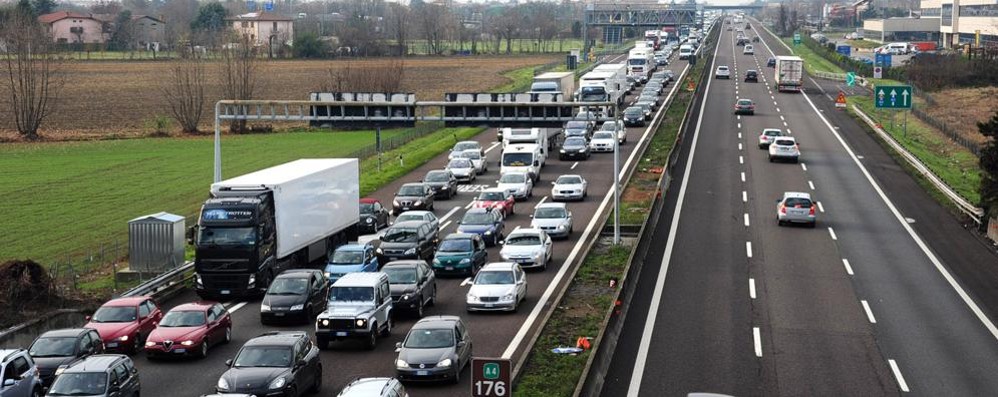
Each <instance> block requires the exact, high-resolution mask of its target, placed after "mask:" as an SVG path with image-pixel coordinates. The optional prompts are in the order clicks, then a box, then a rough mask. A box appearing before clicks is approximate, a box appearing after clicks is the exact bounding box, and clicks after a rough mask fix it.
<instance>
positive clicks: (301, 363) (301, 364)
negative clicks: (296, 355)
mask: <svg viewBox="0 0 998 397" xmlns="http://www.w3.org/2000/svg"><path fill="white" fill-rule="evenodd" d="M295 366H296V367H298V368H301V367H304V366H305V360H298V362H297V363H296V364H295Z"/></svg>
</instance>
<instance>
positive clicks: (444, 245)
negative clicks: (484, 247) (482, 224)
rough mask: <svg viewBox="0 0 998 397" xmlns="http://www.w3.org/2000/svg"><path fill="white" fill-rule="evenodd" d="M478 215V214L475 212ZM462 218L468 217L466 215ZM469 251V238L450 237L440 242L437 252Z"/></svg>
mask: <svg viewBox="0 0 998 397" xmlns="http://www.w3.org/2000/svg"><path fill="white" fill-rule="evenodd" d="M475 215H479V214H475ZM464 219H468V217H467V216H465V217H464ZM469 251H471V239H463V238H462V239H450V240H444V241H443V242H441V243H440V248H438V249H437V252H469Z"/></svg>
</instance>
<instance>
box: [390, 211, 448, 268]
mask: <svg viewBox="0 0 998 397" xmlns="http://www.w3.org/2000/svg"><path fill="white" fill-rule="evenodd" d="M436 247H437V234H436V233H433V228H432V226H431V225H430V223H429V222H415V221H414V222H395V224H394V225H392V226H391V227H389V228H388V230H385V233H384V235H382V236H381V245H380V246H379V247H378V249H377V250H376V251H375V252H376V253H377V254H378V256H379V258H378V261H379V262H381V263H388V262H391V261H397V260H401V259H430V258H433V252H434V251H435V250H436Z"/></svg>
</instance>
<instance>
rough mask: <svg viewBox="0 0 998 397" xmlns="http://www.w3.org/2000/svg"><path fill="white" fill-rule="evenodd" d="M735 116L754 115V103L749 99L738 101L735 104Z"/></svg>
mask: <svg viewBox="0 0 998 397" xmlns="http://www.w3.org/2000/svg"><path fill="white" fill-rule="evenodd" d="M735 114H748V115H752V114H755V102H752V100H751V99H739V100H738V101H736V102H735Z"/></svg>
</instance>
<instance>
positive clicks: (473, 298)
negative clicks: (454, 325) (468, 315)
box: [467, 292, 478, 302]
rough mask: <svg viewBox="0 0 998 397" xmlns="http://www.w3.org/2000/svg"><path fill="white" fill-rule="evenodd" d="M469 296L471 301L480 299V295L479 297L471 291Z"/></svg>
mask: <svg viewBox="0 0 998 397" xmlns="http://www.w3.org/2000/svg"><path fill="white" fill-rule="evenodd" d="M467 298H468V300H469V301H471V302H474V301H477V300H478V297H477V296H475V294H473V293H470V292H469V293H468V296H467Z"/></svg>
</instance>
